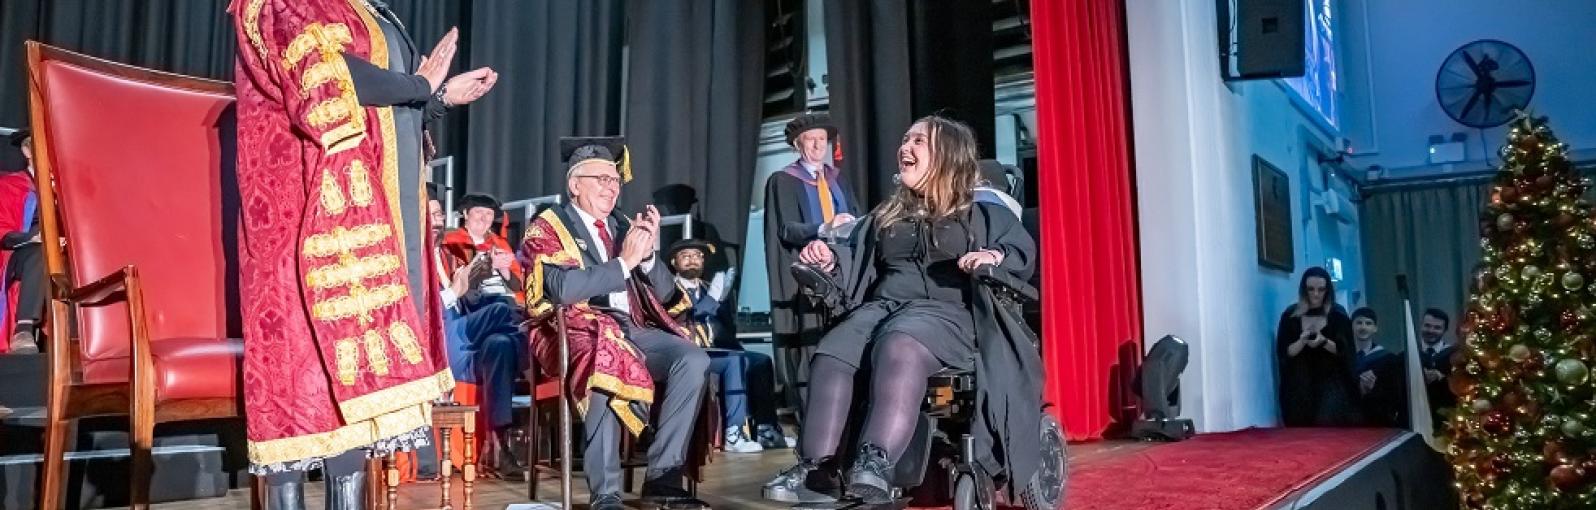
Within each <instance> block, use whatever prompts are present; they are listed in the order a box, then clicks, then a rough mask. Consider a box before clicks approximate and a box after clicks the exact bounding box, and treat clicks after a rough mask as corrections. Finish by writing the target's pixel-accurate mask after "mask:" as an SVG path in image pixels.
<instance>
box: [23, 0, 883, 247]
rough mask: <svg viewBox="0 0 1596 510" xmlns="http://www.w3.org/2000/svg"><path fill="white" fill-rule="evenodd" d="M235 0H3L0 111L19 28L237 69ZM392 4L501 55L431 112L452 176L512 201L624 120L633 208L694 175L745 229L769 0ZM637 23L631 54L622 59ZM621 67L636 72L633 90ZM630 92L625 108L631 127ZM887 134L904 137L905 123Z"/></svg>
mask: <svg viewBox="0 0 1596 510" xmlns="http://www.w3.org/2000/svg"><path fill="white" fill-rule="evenodd" d="M229 3H230V2H228V1H226V0H215V1H210V0H206V1H200V0H3V1H0V126H9V127H16V126H21V125H23V124H24V123H25V122H26V121H27V114H26V111H27V84H26V82H25V80H24V78H23V77H24V66H25V65H26V59H25V55H24V52H23V47H22V43H23V41H26V40H29V39H36V40H41V41H44V42H46V43H49V44H52V45H56V46H61V47H63V48H66V49H69V50H74V51H80V52H83V53H87V54H89V55H94V56H97V57H102V58H106V59H110V60H116V61H119V62H127V63H132V64H134V65H139V66H144V67H150V68H154V69H160V70H164V71H171V72H176V73H180V74H186V75H192V76H203V77H208V78H214V79H220V80H231V79H232V74H233V59H234V51H235V49H234V48H235V43H234V35H233V27H232V20H231V16H230V15H229V14H228V13H227V10H226V9H227V5H228V4H229ZM389 3H390V4H391V5H392V7H393V10H394V12H396V13H398V14H399V15H400V17H401V19H402V20H403V21H404V23H405V25H406V28H408V29H409V31H410V33H411V35H412V37H413V38H414V39H415V41H416V44H417V46H418V47H419V49H420V50H421V51H423V52H429V51H431V49H432V46H433V45H434V44H435V43H436V42H437V40H438V38H439V37H441V36H442V35H443V33H444V32H445V31H446V30H448V29H449V27H452V26H458V27H459V28H460V33H461V39H460V45H461V47H460V52H459V53H458V54H457V57H456V63H455V71H456V72H459V71H464V70H466V69H471V68H475V67H480V66H491V67H493V68H494V69H496V70H498V71H499V73H500V81H499V84H498V87H497V88H496V89H495V90H494V91H493V92H492V93H490V94H489V95H487V96H486V97H484V98H483V99H482V100H481V101H480V102H478V103H477V104H473V105H471V106H469V107H467V108H464V109H462V110H461V111H456V112H451V114H450V115H449V116H448V117H446V118H445V119H444V120H443V121H442V122H441V123H440V124H439V125H435V126H433V142H434V143H435V144H437V147H438V153H439V154H440V155H454V156H456V158H457V159H456V167H455V169H456V182H455V183H454V184H455V185H456V187H457V188H461V189H463V190H471V191H481V192H487V193H492V194H494V195H496V196H498V197H500V198H501V199H504V200H515V199H521V198H528V197H533V196H539V195H547V194H553V193H563V192H564V191H565V173H564V171H563V169H564V166H563V164H561V162H560V161H559V145H558V139H559V137H561V136H571V135H613V134H627V135H629V136H630V138H631V143H632V149H633V150H634V152H633V159H634V162H633V165H634V167H635V168H636V169H637V174H638V180H637V181H635V182H634V183H633V184H632V185H630V186H628V187H627V191H626V193H625V202H624V204H625V205H624V206H623V207H625V208H627V210H628V211H635V210H636V209H637V208H638V207H640V206H641V204H643V203H646V202H650V201H656V200H658V199H656V198H655V196H656V195H658V194H657V193H656V192H657V191H659V190H661V188H663V187H664V186H665V185H667V184H685V185H686V186H687V187H689V188H692V189H695V190H696V191H697V192H698V193H699V196H701V197H706V198H707V197H708V195H709V194H710V193H714V197H715V200H705V201H704V202H703V203H702V204H700V205H699V207H698V211H699V213H700V218H701V219H702V220H704V221H707V222H709V223H711V224H713V225H715V226H716V227H718V229H720V232H721V233H722V234H723V235H722V238H723V240H725V241H731V242H732V243H737V242H739V241H741V239H742V235H743V230H744V227H745V226H746V223H747V214H748V204H747V202H748V199H749V191H750V189H751V187H752V182H751V180H750V179H752V175H753V173H754V172H753V169H754V165H755V154H756V151H757V146H758V134H759V122H760V113H761V112H760V104H761V98H762V94H763V90H762V86H763V83H764V80H763V69H762V66H763V63H764V60H763V58H764V52H762V51H748V50H749V49H750V48H762V47H763V44H764V39H763V37H764V26H763V22H762V20H763V19H764V18H763V9H764V5H763V3H762V2H745V1H737V0H702V1H694V0H664V1H633V2H631V3H628V2H625V1H623V0H546V1H537V2H523V1H516V0H474V1H471V2H453V1H449V2H442V1H436V0H389ZM628 10H630V11H631V12H630V13H628ZM629 17H630V21H628V18H629ZM628 37H629V38H630V39H631V40H632V41H633V43H634V44H632V45H631V47H632V49H631V56H630V59H631V67H630V69H629V70H623V69H622V65H623V64H622V62H623V54H622V52H623V46H625V44H626V42H627V39H628ZM901 60H902V59H900V61H901ZM623 71H629V76H628V78H627V79H629V80H630V84H629V85H626V86H625V90H623V81H622V80H623V78H622V76H623V74H625V73H623ZM628 98H629V99H628ZM624 101H629V103H625V104H624V106H625V109H626V110H627V112H628V116H629V117H630V118H629V119H627V121H626V122H625V125H624V126H623V124H622V122H623V119H622V109H623V102H624ZM897 124H901V123H894V127H893V129H894V130H897V131H898V132H901V129H902V127H901V126H899V125H897ZM623 127H625V128H626V129H624V130H623V129H622V128H623ZM892 137H893V140H894V143H895V140H896V137H897V133H896V132H895V133H894V134H893V135H892ZM711 183H713V184H714V188H711V187H710V184H711Z"/></svg>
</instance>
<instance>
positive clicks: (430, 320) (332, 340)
mask: <svg viewBox="0 0 1596 510" xmlns="http://www.w3.org/2000/svg"><path fill="white" fill-rule="evenodd" d="M229 10H230V12H232V14H233V17H234V26H235V27H236V31H237V38H238V48H239V49H238V65H237V68H236V73H235V85H236V87H237V92H238V185H239V188H240V196H241V201H242V219H241V223H243V235H242V236H240V240H241V242H240V249H239V251H240V265H241V267H242V268H244V270H243V274H242V277H241V282H240V284H241V287H242V291H241V293H242V301H243V307H244V310H243V311H244V314H243V315H244V317H245V322H244V407H245V412H246V417H247V420H248V424H249V432H248V440H249V460H250V463H251V464H252V465H253V469H254V470H255V471H256V472H272V471H278V470H282V469H309V468H314V467H316V466H317V465H318V464H319V463H320V462H321V460H322V459H323V458H325V457H328V456H334V455H337V454H339V453H342V452H345V451H348V450H350V449H354V448H362V447H371V448H374V449H376V450H379V451H389V450H392V449H395V448H405V447H408V446H414V445H415V444H416V442H417V441H419V440H422V439H421V438H423V437H425V433H426V427H427V426H429V425H430V424H431V409H432V407H431V401H432V400H434V399H436V398H438V397H439V395H441V394H442V393H443V392H445V391H448V390H449V389H450V388H452V387H453V386H454V380H453V378H452V377H451V376H450V373H449V369H448V367H447V363H448V361H447V360H448V357H447V356H445V355H443V346H444V344H443V333H442V329H441V327H440V324H441V318H440V317H439V314H441V305H439V304H438V301H437V300H438V298H437V295H436V293H434V292H429V293H428V294H429V295H428V296H426V298H425V299H426V302H427V306H426V309H427V310H429V312H427V313H425V314H421V313H419V312H418V311H417V306H416V303H415V302H414V301H413V298H412V297H411V295H410V287H409V285H408V284H409V281H408V276H407V274H408V273H407V272H406V264H407V261H406V260H405V253H406V252H405V249H404V246H405V243H406V242H411V243H425V242H429V240H427V239H409V240H407V239H405V238H404V232H405V230H404V228H403V221H404V219H402V218H401V213H400V211H401V208H400V206H399V202H398V201H399V186H401V185H404V186H416V187H418V188H419V187H421V186H422V185H423V183H421V182H406V183H401V182H399V175H400V173H399V168H398V166H399V163H398V161H399V157H398V154H397V150H396V148H395V146H396V144H397V141H396V138H395V133H394V118H393V110H392V108H386V107H362V106H361V105H360V103H359V100H358V98H357V97H356V96H355V89H354V83H353V80H352V79H351V78H350V75H349V69H348V67H347V66H346V65H345V64H344V60H343V57H342V55H341V54H343V53H348V54H349V55H353V56H357V57H360V58H363V59H365V60H366V61H368V62H371V63H373V64H375V65H377V66H379V67H386V66H387V64H388V41H386V39H385V38H384V37H383V34H382V30H381V28H380V26H379V25H378V24H377V21H376V19H375V18H373V17H372V15H371V13H370V11H368V10H367V9H366V8H365V7H364V6H363V5H362V3H361V1H360V0H234V2H233V4H232V6H231V7H230V9H229ZM418 205H419V206H420V209H419V210H421V211H426V207H425V204H424V203H423V204H418ZM413 221H417V222H420V221H424V218H414V219H413ZM419 231H421V232H427V231H430V229H428V228H421V229H420V230H419ZM422 251H423V252H424V253H427V254H428V255H427V257H428V260H427V261H426V263H428V264H430V263H431V261H430V257H431V255H430V254H431V253H432V250H422ZM422 273H423V274H425V275H428V276H427V278H428V281H427V282H425V283H426V285H425V286H424V287H423V288H428V289H432V288H437V284H436V281H435V277H434V276H432V273H433V272H432V271H423V272H422Z"/></svg>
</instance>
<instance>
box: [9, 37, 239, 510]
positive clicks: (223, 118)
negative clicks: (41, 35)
mask: <svg viewBox="0 0 1596 510" xmlns="http://www.w3.org/2000/svg"><path fill="white" fill-rule="evenodd" d="M27 55H28V77H29V84H30V100H31V104H32V109H31V111H32V125H33V127H34V137H33V143H34V155H35V169H36V171H37V175H36V178H37V182H38V189H39V190H40V192H39V199H40V204H39V205H40V207H39V211H40V212H41V214H42V219H41V227H42V232H43V242H44V252H45V261H46V266H47V268H48V274H49V285H50V295H51V300H50V310H49V317H48V321H49V324H50V330H49V331H50V335H49V343H48V346H49V347H48V348H49V351H50V366H49V377H50V381H49V395H48V419H47V422H46V426H45V453H44V467H43V473H42V476H41V478H42V479H43V486H42V487H41V488H40V496H39V508H44V509H51V510H53V509H56V508H61V507H62V484H63V481H64V480H63V479H64V478H65V475H66V472H65V466H64V465H63V458H62V457H63V455H64V454H65V453H66V448H67V439H68V438H67V434H68V431H69V430H71V427H70V424H71V420H73V419H76V418H79V417H85V416H93V415H108V414H125V415H129V416H130V422H131V429H132V430H131V431H130V444H131V449H132V465H133V472H132V475H133V476H132V480H131V483H132V487H131V492H130V494H131V505H132V507H133V508H144V507H147V506H148V500H149V480H150V473H151V469H152V465H151V457H150V448H151V443H152V441H153V435H154V433H153V429H154V426H155V424H156V423H162V422H170V421H182V420H195V419H206V418H220V417H232V416H240V415H241V413H240V409H239V405H240V402H241V397H240V395H241V394H240V391H239V381H240V377H239V371H240V370H241V368H240V358H241V357H242V353H243V344H242V342H241V341H240V340H238V338H239V337H240V335H239V334H237V331H236V330H237V329H238V328H237V324H238V322H237V320H236V317H234V318H233V320H230V314H234V315H236V312H235V311H236V310H237V309H238V307H237V306H236V295H237V293H236V288H237V286H236V283H230V282H236V278H233V277H231V276H235V275H236V274H237V272H238V271H239V270H240V269H241V268H238V267H236V264H235V263H232V262H230V261H231V260H234V257H233V256H232V254H233V253H234V251H233V249H232V245H231V244H230V243H232V242H233V239H230V237H232V234H231V233H233V232H236V231H237V228H236V227H237V215H236V213H235V212H236V210H237V207H238V206H237V204H236V200H234V201H233V202H235V203H233V204H231V205H229V204H228V203H227V202H228V199H227V198H226V197H228V196H230V195H231V196H236V192H232V190H234V189H236V187H235V186H234V185H233V184H232V183H231V182H229V180H228V178H227V176H228V175H230V173H231V172H230V171H231V168H232V166H233V162H234V160H235V158H234V155H233V152H232V151H233V147H232V138H233V137H232V136H231V132H232V130H233V129H234V126H235V125H236V123H235V122H234V120H233V118H232V105H233V102H234V98H233V92H232V85H231V84H228V83H223V82H215V81H209V80H201V79H196V78H190V77H185V76H178V75H172V74H166V73H161V72H156V71H150V70H146V69H140V68H136V67H131V66H127V65H122V64H117V63H114V62H108V61H104V60H99V59H96V58H92V57H88V56H84V55H79V54H76V53H71V52H68V51H65V50H61V49H58V48H53V47H50V46H46V45H43V44H40V43H37V42H28V43H27Z"/></svg>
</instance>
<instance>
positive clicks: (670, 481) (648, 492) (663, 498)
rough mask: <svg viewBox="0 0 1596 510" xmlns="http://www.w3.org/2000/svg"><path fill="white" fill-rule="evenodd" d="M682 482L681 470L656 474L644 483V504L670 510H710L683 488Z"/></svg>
mask: <svg viewBox="0 0 1596 510" xmlns="http://www.w3.org/2000/svg"><path fill="white" fill-rule="evenodd" d="M682 482H683V477H682V470H681V468H670V469H666V470H663V471H661V472H659V473H655V476H653V477H651V478H649V479H648V481H645V482H643V503H644V504H646V505H651V506H655V507H658V508H663V509H670V510H694V509H707V508H709V504H708V503H705V502H704V501H703V500H700V499H698V498H695V497H693V493H691V492H688V491H687V489H686V488H684V487H682Z"/></svg>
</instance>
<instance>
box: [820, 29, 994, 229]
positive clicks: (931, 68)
mask: <svg viewBox="0 0 1596 510" xmlns="http://www.w3.org/2000/svg"><path fill="white" fill-rule="evenodd" d="M991 26H992V5H991V3H990V2H911V1H907V0H857V1H856V0H826V61H827V62H826V63H827V65H828V66H829V69H828V72H829V75H830V76H829V83H830V91H831V114H832V116H833V117H834V118H835V119H836V121H837V123H838V127H839V128H840V129H841V131H842V132H841V134H840V135H839V136H838V138H840V139H841V140H842V152H843V169H844V170H845V171H846V173H847V174H848V176H849V179H850V181H849V182H850V183H852V184H853V185H854V186H855V189H857V190H859V193H860V194H861V195H862V196H864V197H865V198H866V200H869V203H870V204H877V203H880V202H881V201H882V200H883V199H885V198H886V196H887V195H888V194H890V193H892V191H893V190H894V189H896V187H897V185H896V184H895V183H894V182H893V181H892V176H893V175H894V174H896V173H897V164H898V163H897V150H898V146H899V145H900V142H901V141H902V139H903V132H904V131H907V130H908V129H909V123H911V122H914V119H916V118H918V117H921V116H924V115H929V114H933V113H936V114H940V115H943V116H946V117H949V118H953V119H956V120H960V121H963V122H965V123H966V124H969V125H970V127H971V129H973V130H974V131H975V135H976V138H977V141H978V142H979V143H980V145H981V154H982V155H983V156H985V157H991V155H992V154H993V152H994V147H993V139H994V132H995V131H996V127H995V124H996V119H995V114H994V113H993V112H994V106H995V105H994V104H993V98H992V93H993V75H992V69H993V65H992V31H991Z"/></svg>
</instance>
